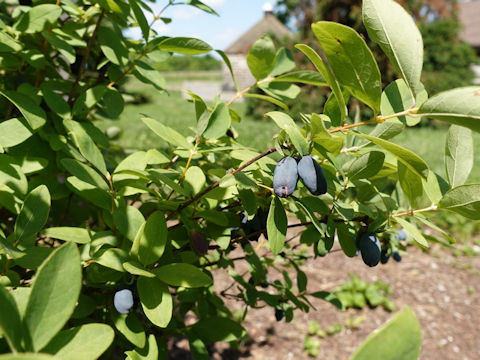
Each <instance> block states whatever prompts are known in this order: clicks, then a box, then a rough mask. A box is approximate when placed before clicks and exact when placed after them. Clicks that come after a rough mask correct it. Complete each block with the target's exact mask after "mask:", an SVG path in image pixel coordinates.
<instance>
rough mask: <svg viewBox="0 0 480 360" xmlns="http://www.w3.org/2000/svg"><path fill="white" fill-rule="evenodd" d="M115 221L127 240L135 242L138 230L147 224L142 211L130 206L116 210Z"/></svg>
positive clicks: (114, 213)
mask: <svg viewBox="0 0 480 360" xmlns="http://www.w3.org/2000/svg"><path fill="white" fill-rule="evenodd" d="M113 221H114V223H115V225H116V226H117V229H118V231H120V233H122V234H123V235H125V237H126V238H127V239H129V240H131V241H134V240H135V237H136V235H137V233H138V230H140V227H141V226H142V225H143V223H144V222H145V218H144V217H143V215H142V213H141V212H140V210H138V209H137V208H136V207H134V206H130V205H129V206H123V207H120V208H117V209H115V211H114V212H113Z"/></svg>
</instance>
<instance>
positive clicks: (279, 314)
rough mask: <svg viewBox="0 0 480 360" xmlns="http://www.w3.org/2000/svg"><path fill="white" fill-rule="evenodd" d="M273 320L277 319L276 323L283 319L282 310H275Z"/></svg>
mask: <svg viewBox="0 0 480 360" xmlns="http://www.w3.org/2000/svg"><path fill="white" fill-rule="evenodd" d="M275 319H277V321H281V320H282V319H283V310H282V309H275Z"/></svg>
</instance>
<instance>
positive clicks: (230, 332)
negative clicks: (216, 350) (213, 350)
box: [192, 317, 246, 343]
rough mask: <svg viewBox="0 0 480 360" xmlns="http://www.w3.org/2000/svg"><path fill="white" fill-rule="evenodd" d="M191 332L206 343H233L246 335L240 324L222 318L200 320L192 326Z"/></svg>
mask: <svg viewBox="0 0 480 360" xmlns="http://www.w3.org/2000/svg"><path fill="white" fill-rule="evenodd" d="M192 331H193V332H194V333H195V334H196V335H197V336H198V337H199V338H200V339H202V340H204V341H206V342H208V343H214V342H217V341H234V340H237V339H240V338H241V337H242V336H244V335H245V334H246V331H245V329H244V328H243V327H242V326H241V325H240V324H238V323H237V322H235V321H233V320H230V319H228V318H222V317H210V318H204V319H201V320H200V321H198V322H197V323H196V324H194V325H193V326H192Z"/></svg>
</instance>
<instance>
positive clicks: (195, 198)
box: [167, 148, 277, 220]
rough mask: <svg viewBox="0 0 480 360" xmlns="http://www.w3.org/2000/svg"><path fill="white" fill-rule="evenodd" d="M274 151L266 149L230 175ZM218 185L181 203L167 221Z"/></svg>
mask: <svg viewBox="0 0 480 360" xmlns="http://www.w3.org/2000/svg"><path fill="white" fill-rule="evenodd" d="M275 151H277V149H275V148H271V149H268V150H267V151H264V152H263V153H261V154H260V155H258V156H255V157H254V158H253V159H251V160H249V161H247V162H246V163H245V164H243V165H242V166H240V167H239V168H238V169H236V170H234V171H232V172H231V174H232V175H235V174H236V173H238V172H239V171H242V170H243V169H245V168H246V167H248V166H250V165H252V164H253V163H254V162H256V161H258V160H260V159H261V158H263V157H265V156H267V155H270V154H272V153H274V152H275ZM219 185H220V181H217V182H215V183H213V184H211V185H210V186H209V187H208V188H206V189H205V190H203V191H202V192H201V193H199V194H197V195H195V196H194V197H193V198H191V199H190V200H188V201H187V202H185V203H183V204H182V205H180V206H179V207H178V208H177V210H175V211H174V212H173V213H171V214H170V215H169V216H168V218H167V220H170V219H171V218H172V217H173V216H174V215H175V214H177V213H179V212H180V211H182V210H183V209H185V208H186V207H187V206H189V205H190V204H192V203H194V202H195V201H197V200H198V199H200V198H202V197H203V196H205V195H206V194H208V193H209V192H210V191H212V190H213V189H215V188H217V187H218V186H219Z"/></svg>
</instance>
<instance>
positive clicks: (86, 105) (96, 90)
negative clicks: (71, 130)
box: [72, 85, 107, 130]
mask: <svg viewBox="0 0 480 360" xmlns="http://www.w3.org/2000/svg"><path fill="white" fill-rule="evenodd" d="M106 91H107V86H105V85H97V86H94V87H92V88H90V89H88V90H86V91H85V92H83V93H82V94H81V95H80V96H79V97H78V99H77V100H76V101H75V103H74V104H73V109H72V111H73V115H80V116H84V115H87V113H88V111H89V110H90V109H91V108H93V107H94V106H95V105H96V104H97V103H98V102H99V101H100V100H102V98H103V96H104V95H105V93H106ZM85 130H87V129H85Z"/></svg>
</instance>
